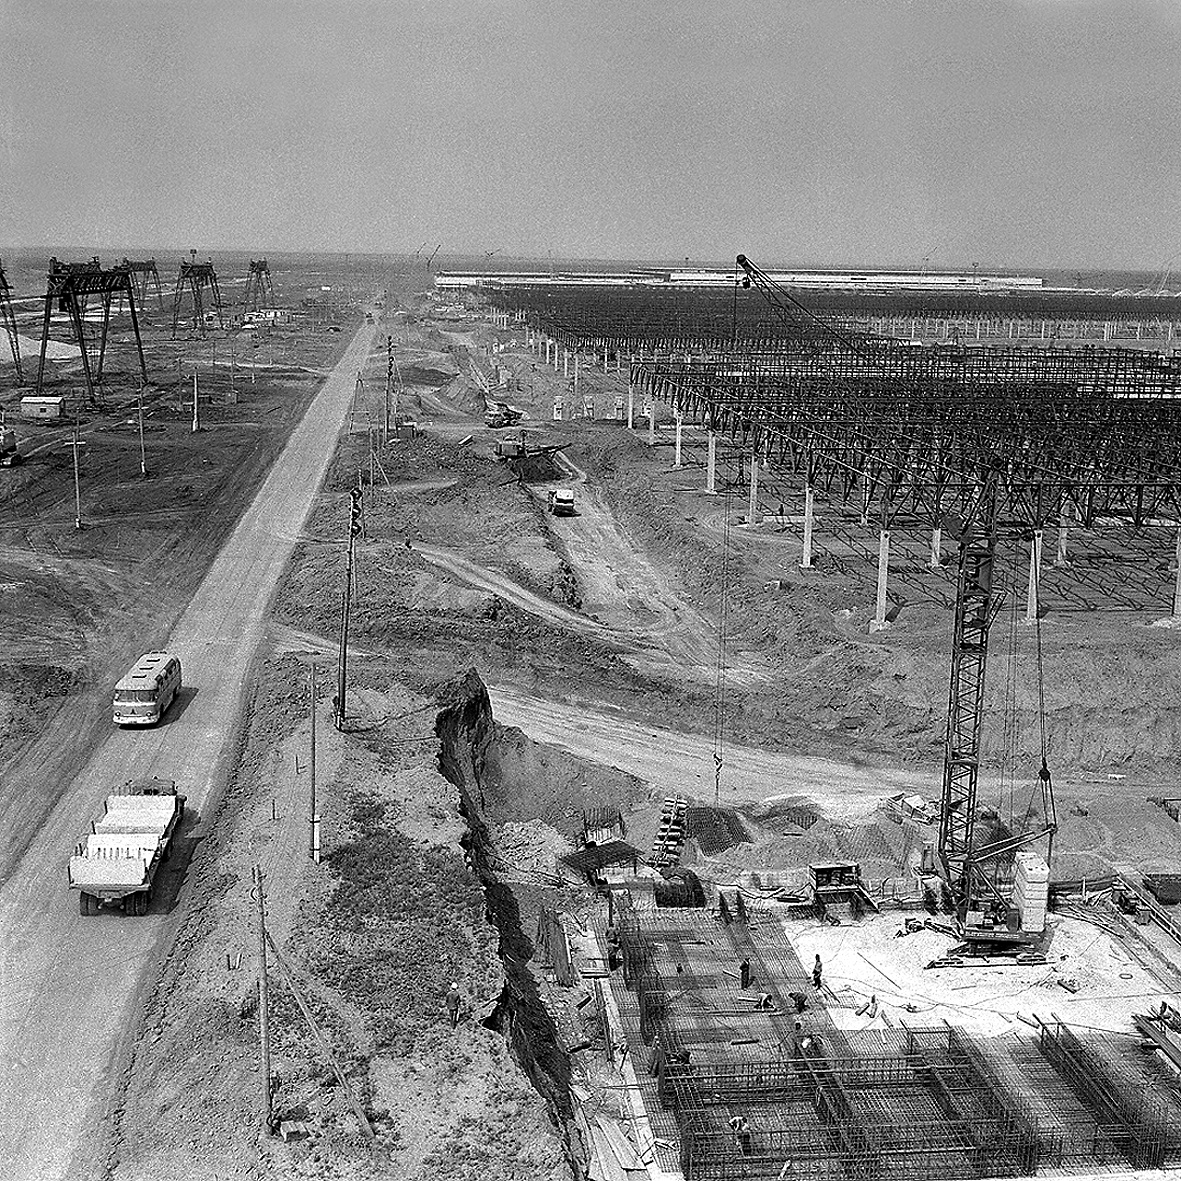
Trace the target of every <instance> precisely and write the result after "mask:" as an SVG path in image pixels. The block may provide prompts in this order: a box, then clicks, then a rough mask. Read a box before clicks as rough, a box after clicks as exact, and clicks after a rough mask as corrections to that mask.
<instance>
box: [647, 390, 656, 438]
mask: <svg viewBox="0 0 1181 1181" xmlns="http://www.w3.org/2000/svg"><path fill="white" fill-rule="evenodd" d="M648 446H649V447H655V446H656V395H655V394H653V396H652V401H651V402H650V403H649V405H648Z"/></svg>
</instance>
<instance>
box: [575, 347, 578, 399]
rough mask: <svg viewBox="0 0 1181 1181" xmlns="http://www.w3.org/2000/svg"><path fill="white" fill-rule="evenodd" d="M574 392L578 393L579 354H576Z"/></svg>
mask: <svg viewBox="0 0 1181 1181" xmlns="http://www.w3.org/2000/svg"><path fill="white" fill-rule="evenodd" d="M574 391H575V393H577V392H578V354H577V353H575V354H574Z"/></svg>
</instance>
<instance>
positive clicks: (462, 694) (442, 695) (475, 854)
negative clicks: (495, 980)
mask: <svg viewBox="0 0 1181 1181" xmlns="http://www.w3.org/2000/svg"><path fill="white" fill-rule="evenodd" d="M438 700H439V706H440V710H439V714H438V716H437V718H436V721H435V734H436V735H437V737H438V739H439V771H440V773H441V774H442V775H443V777H444V778H445V779H447V780H448V781H449V782H450V783H451V784H452V785H453V786H454V787H455V788H456V790H457V791H458V792H459V811H460V815H461V816H462V817H463V819H464V821H465V823H466V824H467V834H466V836H464V837H463V838H462V841H461V844H462V845H463V847H464V850H465V852H466V853H467V855H468V859H469V861H470V863H471V865H472V868H473V870H474V872H475V873H476V874H477V876H478V877H479V879H480V883H481V886H482V887H483V890H484V898H485V904H486V914H487V917H488V921H489V922H490V923H491V924H492V926H493V927H495V929H496V932H497V936H498V953H499V955H500V959H501V962H502V964H503V966H504V977H505V983H504V987H503V989H502V990H501V994H500V997H499V999H498V1000H497V1002H496V1006H495V1008H494V1009H493V1011H492V1013H491V1014H490V1015H489V1016H488V1017H486V1018H485V1019H484V1025H485V1026H486V1027H488V1028H489V1029H493V1030H495V1031H497V1032H498V1033H500V1034H501V1035H502V1036H503V1037H504V1038H505V1040H506V1041H507V1042H508V1045H509V1047H510V1050H511V1051H512V1054H513V1057H514V1059H515V1060H516V1062H517V1063H518V1065H519V1066H520V1067H521V1069H522V1070H523V1071H524V1072H525V1075H526V1077H527V1078H528V1079H529V1081H530V1083H531V1084H532V1086H533V1088H534V1090H536V1091H537V1093H538V1094H539V1095H540V1096H541V1098H542V1099H543V1100H544V1101H545V1104H546V1108H547V1110H548V1111H549V1114H550V1118H551V1119H552V1120H553V1122H554V1124H555V1126H556V1127H557V1128H558V1130H559V1132H560V1133H561V1137H562V1143H563V1145H564V1148H565V1154H566V1160H567V1163H568V1164H569V1165H570V1167H571V1170H572V1172H573V1174H574V1176H576V1177H577V1176H580V1175H581V1170H580V1168H579V1167H578V1165H577V1154H576V1153H575V1151H574V1148H573V1146H572V1143H571V1130H572V1127H573V1104H572V1099H571V1093H570V1059H569V1057H568V1055H567V1054H566V1052H565V1051H564V1050H563V1049H562V1046H561V1044H560V1042H559V1040H558V1033H557V1029H556V1027H555V1025H554V1021H553V1018H552V1017H551V1016H550V1014H549V1013H548V1012H547V1010H546V1008H545V1005H544V1004H543V1003H542V998H541V994H540V993H539V992H538V989H537V983H536V981H535V980H534V978H533V976H532V974H531V973H530V971H529V968H528V962H529V960H530V959H531V958H532V956H533V943H532V940H531V939H530V938H529V936H528V934H527V933H526V932H525V930H524V929H523V927H522V922H521V913H520V908H519V906H518V904H517V899H516V897H515V895H514V894H513V891H512V889H511V888H510V887H509V886H507V885H506V884H504V883H503V882H500V881H498V880H497V878H496V875H495V873H493V871H492V869H491V868H490V865H489V861H490V858H491V857H492V856H493V855H494V853H495V848H494V845H493V841H492V834H491V832H490V831H489V829H488V825H487V824H486V823H485V821H484V817H483V812H484V807H485V799H484V787H483V776H484V763H485V757H486V754H487V752H488V750H489V748H490V747H491V745H492V744H493V743H494V742H495V733H494V726H493V719H492V703H491V701H490V700H489V697H488V690H487V688H486V687H485V685H484V682H483V681H482V680H481V679H480V677H479V674H478V673H476V672H475V671H474V670H469V671H468V672H467V674H465V675H464V676H463V677H459V678H457V679H455V680H454V681H450V682H448V683H447V684H446V685H444V686H443V687H442V688H441V689H440V691H439V695H438Z"/></svg>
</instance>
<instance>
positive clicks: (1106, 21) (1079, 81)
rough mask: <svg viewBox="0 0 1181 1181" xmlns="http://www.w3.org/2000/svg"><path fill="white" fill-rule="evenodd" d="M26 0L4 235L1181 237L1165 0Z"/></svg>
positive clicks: (830, 257)
mask: <svg viewBox="0 0 1181 1181" xmlns="http://www.w3.org/2000/svg"><path fill="white" fill-rule="evenodd" d="M0 20H2V21H3V26H4V30H5V32H4V36H3V38H2V39H0V144H2V146H3V152H4V154H3V167H0V209H3V211H4V213H3V217H2V218H0V240H6V241H8V242H10V243H12V247H6V248H5V249H11V248H17V247H19V248H23V249H32V250H36V249H51V248H53V247H56V248H58V249H63V250H64V249H67V247H64V246H62V245H61V244H62V243H63V242H74V243H78V242H86V241H90V242H91V243H93V245H91V246H89V247H86V249H89V250H91V251H93V250H95V249H97V250H98V251H99V252H100V253H102V252H111V251H116V250H118V249H122V246H121V245H120V244H122V243H127V242H132V243H141V244H142V243H159V242H163V243H167V242H174V241H175V242H187V243H188V244H189V245H194V246H197V248H198V249H199V250H200V251H202V252H208V251H210V250H213V251H215V252H224V253H234V252H242V253H254V254H256V255H257V254H265V253H268V252H269V253H278V252H280V251H284V252H290V253H353V254H407V253H412V252H413V251H414V249H415V247H417V246H418V245H419V243H421V242H426V243H427V246H426V249H425V250H424V253H427V252H429V251H430V250H432V249H434V246H435V244H436V243H439V242H441V243H442V244H443V249H442V251H441V257H452V258H456V259H465V260H466V259H472V258H477V259H478V258H480V257H481V256H482V255H484V254H485V253H486V252H488V251H495V252H496V255H495V256H496V257H503V258H509V259H534V260H538V261H546V260H548V258H549V256H550V253H551V252H552V253H553V255H554V257H555V258H556V259H561V260H567V261H584V262H593V261H637V262H645V261H647V262H653V263H666V262H670V261H671V262H675V261H677V260H682V259H683V258H684V257H685V256H686V255H688V256H689V257H690V258H691V259H692V261H693V262H694V263H703V262H708V263H710V264H712V265H728V262H729V261H730V260H732V259H733V257H734V255H735V254H736V253H738V252H739V251H741V252H744V253H747V254H749V255H750V256H751V257H752V258H755V259H758V260H760V262H761V263H762V265H767V266H774V267H780V266H799V267H803V266H809V267H812V266H814V267H846V266H856V267H859V268H860V267H866V268H869V267H875V268H907V269H927V270H968V269H971V267H972V266H973V264H976V265H978V266H979V267H980V269H982V270H1005V271H1033V272H1040V271H1046V270H1060V271H1068V270H1072V269H1083V270H1088V269H1089V270H1111V269H1126V270H1129V271H1148V272H1158V271H1161V270H1163V269H1164V268H1165V266H1166V265H1167V264H1168V263H1169V262H1170V261H1171V260H1172V259H1173V258H1175V257H1181V233H1178V230H1177V226H1176V222H1175V218H1174V217H1173V215H1172V214H1173V208H1174V204H1175V196H1174V195H1175V194H1176V193H1177V192H1178V191H1181V155H1179V154H1178V153H1176V152H1173V151H1171V150H1169V145H1170V144H1171V142H1172V136H1173V128H1174V127H1175V126H1177V124H1178V122H1179V117H1181V88H1177V87H1176V86H1174V85H1173V78H1174V75H1175V73H1176V67H1175V63H1176V62H1177V61H1178V60H1181V6H1178V5H1176V4H1175V3H1172V2H1170V0H977V2H975V3H973V4H970V5H952V6H946V5H944V6H940V5H936V4H934V3H926V2H924V0H881V2H880V3H870V2H868V0H782V2H781V3H777V4H771V3H758V2H757V0H731V2H730V3H728V4H727V5H725V6H722V7H720V8H719V6H717V5H716V4H707V3H705V2H704V0H679V2H678V3H677V4H676V5H667V4H662V5H657V4H654V3H652V2H651V0H649V2H648V3H643V2H641V3H633V4H623V3H620V2H618V0H607V2H605V3H603V4H600V5H595V6H586V5H577V4H573V3H571V0H552V2H551V3H549V4H545V5H543V4H541V3H539V2H537V0H430V2H427V0H349V2H348V3H334V2H331V0H256V2H255V3H252V4H251V5H250V6H245V7H244V6H241V5H237V4H231V3H229V2H228V0H193V2H191V3H188V4H186V5H185V6H183V7H181V6H177V5H166V4H159V3H156V2H154V0H153V2H147V0H121V2H115V0H96V2H93V3H88V4H82V5H78V4H75V3H66V0H0ZM47 79H61V80H62V84H61V85H47ZM156 249H159V250H161V251H165V250H169V249H175V250H178V251H179V252H183V251H184V250H187V246H178V247H172V248H170V247H168V246H159V247H157V248H156Z"/></svg>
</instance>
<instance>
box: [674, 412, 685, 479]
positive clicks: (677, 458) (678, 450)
mask: <svg viewBox="0 0 1181 1181" xmlns="http://www.w3.org/2000/svg"><path fill="white" fill-rule="evenodd" d="M673 417H674V418H675V419H676V424H677V441H676V444H675V446H674V449H673V467H680V466H681V423H682V421H683V420H682V418H681V412H680V411H679V410H677V411H675V412H674V414H673Z"/></svg>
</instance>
